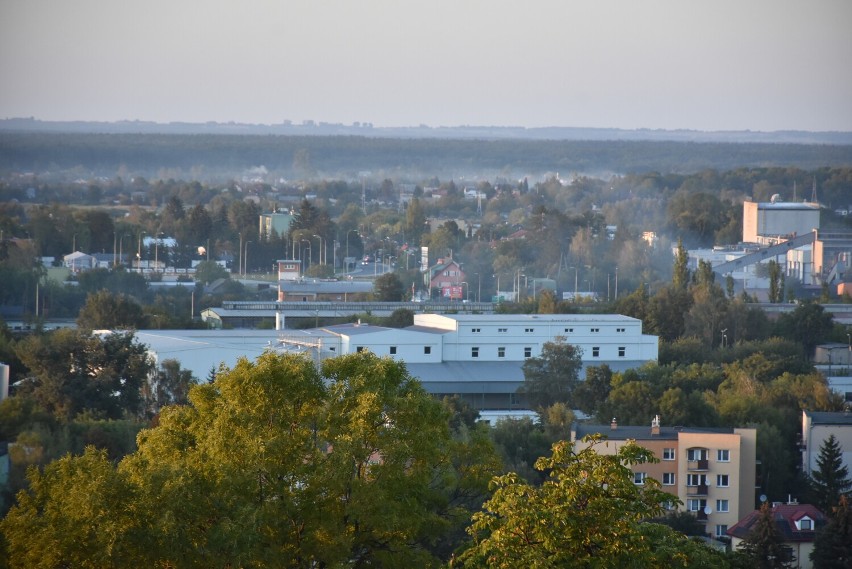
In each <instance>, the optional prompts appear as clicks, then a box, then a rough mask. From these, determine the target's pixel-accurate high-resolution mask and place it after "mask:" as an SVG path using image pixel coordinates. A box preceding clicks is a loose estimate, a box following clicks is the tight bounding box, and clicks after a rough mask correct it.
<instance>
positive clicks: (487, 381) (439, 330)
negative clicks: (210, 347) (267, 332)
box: [280, 314, 658, 409]
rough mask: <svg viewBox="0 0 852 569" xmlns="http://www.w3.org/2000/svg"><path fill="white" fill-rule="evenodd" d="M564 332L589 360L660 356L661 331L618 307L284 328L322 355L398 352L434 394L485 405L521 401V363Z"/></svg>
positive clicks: (637, 360)
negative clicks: (396, 324)
mask: <svg viewBox="0 0 852 569" xmlns="http://www.w3.org/2000/svg"><path fill="white" fill-rule="evenodd" d="M559 336H562V337H564V338H565V339H566V341H567V342H568V343H570V344H573V345H575V346H577V347H579V348H580V350H581V353H582V358H583V367H584V368H585V367H588V366H597V365H602V364H607V365H608V366H609V367H610V368H612V369H613V370H614V371H624V370H626V369H630V368H635V367H639V366H641V365H643V364H645V363H647V362H650V361H656V359H657V354H658V338H657V336H651V335H647V334H642V322H641V321H640V320H637V319H635V318H630V317H628V316H621V315H617V314H595V315H588V314H509V315H485V314H482V315H479V314H450V315H440V314H416V315H415V316H414V325H413V326H410V327H408V328H405V329H395V328H385V327H382V326H372V325H367V324H360V323H356V324H341V325H337V326H328V327H325V328H314V329H310V330H301V331H296V330H292V331H289V330H288V331H286V332H284V333H283V334H282V336H281V337H280V342H281V347H282V349H285V350H292V351H308V352H310V353H311V354H312V355H313V356H314V357H315V358H316V359H317V361H320V360H322V359H325V358H328V357H334V356H337V355H341V354H350V353H355V352H360V351H363V350H370V351H371V352H373V353H375V354H376V355H379V356H390V357H393V358H398V359H400V360H402V361H404V362H405V363H406V367H407V368H408V370H409V372H411V374H412V375H413V376H415V377H417V378H419V379H420V380H421V382H422V383H423V385H424V387H425V388H426V390H427V391H429V392H430V393H432V394H434V395H438V396H441V395H453V394H459V395H462V396H463V397H464V398H465V399H467V400H468V402H470V403H471V404H472V405H474V406H475V407H477V408H479V409H513V408H519V407H523V405H524V403H523V401H522V400H520V399H518V397H517V395H516V392H517V390H518V387H520V386H521V384H522V383H523V381H524V375H523V369H522V368H523V363H524V361H525V360H527V359H528V358H531V357H537V356H540V355H541V351H542V347H543V346H544V344H545V343H546V342H552V341H554V340H555V339H556V338H557V337H559Z"/></svg>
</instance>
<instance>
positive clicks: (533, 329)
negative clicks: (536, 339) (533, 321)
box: [524, 328, 535, 334]
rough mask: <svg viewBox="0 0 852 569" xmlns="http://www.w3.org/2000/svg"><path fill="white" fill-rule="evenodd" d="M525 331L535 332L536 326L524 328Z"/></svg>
mask: <svg viewBox="0 0 852 569" xmlns="http://www.w3.org/2000/svg"><path fill="white" fill-rule="evenodd" d="M524 332H526V333H527V334H532V333H533V332H535V328H524Z"/></svg>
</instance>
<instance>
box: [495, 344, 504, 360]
mask: <svg viewBox="0 0 852 569" xmlns="http://www.w3.org/2000/svg"><path fill="white" fill-rule="evenodd" d="M497 357H498V358H505V357H506V347H505V346H499V347H498V348H497Z"/></svg>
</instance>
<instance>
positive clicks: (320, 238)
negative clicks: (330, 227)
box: [314, 234, 328, 265]
mask: <svg viewBox="0 0 852 569" xmlns="http://www.w3.org/2000/svg"><path fill="white" fill-rule="evenodd" d="M314 237H316V238H317V239H319V246H320V252H319V262H320V265H324V264H326V263H324V262H323V259H322V253H323V251H324V250H325V247H323V240H322V235H316V234H315V235H314ZM326 261H328V255H326Z"/></svg>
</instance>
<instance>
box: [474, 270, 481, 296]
mask: <svg viewBox="0 0 852 569" xmlns="http://www.w3.org/2000/svg"><path fill="white" fill-rule="evenodd" d="M473 274H474V275H476V302H482V277H480V276H479V273H473Z"/></svg>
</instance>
